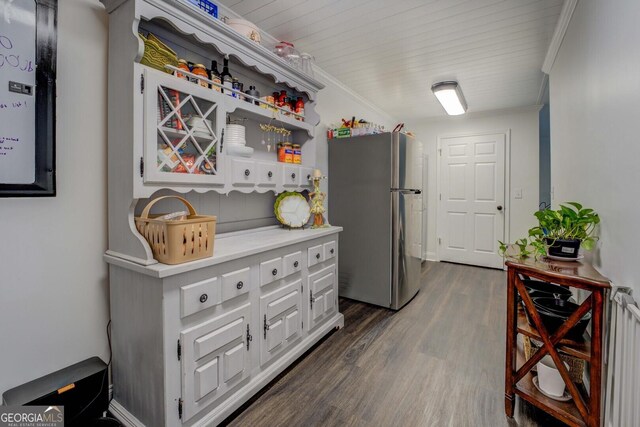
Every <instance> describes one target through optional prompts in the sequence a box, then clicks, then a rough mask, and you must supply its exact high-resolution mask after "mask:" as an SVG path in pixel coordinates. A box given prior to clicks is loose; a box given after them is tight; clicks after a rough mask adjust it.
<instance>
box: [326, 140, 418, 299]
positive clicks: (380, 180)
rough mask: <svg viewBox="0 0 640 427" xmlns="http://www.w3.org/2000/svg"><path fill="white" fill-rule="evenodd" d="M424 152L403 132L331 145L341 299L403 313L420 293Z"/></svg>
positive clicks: (332, 208) (330, 207)
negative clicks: (406, 305)
mask: <svg viewBox="0 0 640 427" xmlns="http://www.w3.org/2000/svg"><path fill="white" fill-rule="evenodd" d="M421 152H422V150H421V147H419V142H417V141H415V140H414V139H413V138H411V137H408V136H406V135H404V134H401V133H397V132H392V133H384V134H379V135H369V136H360V137H353V138H340V139H332V140H329V203H328V216H329V221H330V222H331V224H335V225H340V226H342V227H344V231H343V232H342V233H341V234H340V268H339V282H340V295H341V296H344V297H347V298H351V299H354V300H358V301H364V302H368V303H371V304H375V305H380V306H384V307H389V308H391V309H394V310H398V309H400V308H402V306H404V305H405V304H406V303H407V302H409V301H410V300H411V298H413V297H414V296H415V295H416V293H417V292H418V291H419V290H420V272H421V255H422V249H421V241H422V217H421V216H422V214H421V211H422V168H421V167H420V165H421V164H422V163H421V162H422V156H421Z"/></svg>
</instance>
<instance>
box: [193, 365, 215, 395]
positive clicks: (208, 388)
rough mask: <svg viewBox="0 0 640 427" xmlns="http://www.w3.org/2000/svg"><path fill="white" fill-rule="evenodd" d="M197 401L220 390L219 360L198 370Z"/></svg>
mask: <svg viewBox="0 0 640 427" xmlns="http://www.w3.org/2000/svg"><path fill="white" fill-rule="evenodd" d="M195 380H196V394H195V396H196V400H200V399H202V398H203V397H204V396H206V395H207V394H209V393H211V392H212V391H213V390H215V389H217V388H218V358H217V357H216V358H215V359H213V360H212V361H211V362H209V363H206V364H204V365H202V366H201V367H199V368H198V369H196V378H195Z"/></svg>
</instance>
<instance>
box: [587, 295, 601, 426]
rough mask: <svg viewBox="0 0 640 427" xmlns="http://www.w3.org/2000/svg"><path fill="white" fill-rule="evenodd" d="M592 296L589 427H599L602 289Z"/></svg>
mask: <svg viewBox="0 0 640 427" xmlns="http://www.w3.org/2000/svg"><path fill="white" fill-rule="evenodd" d="M591 296H592V297H593V309H592V312H593V317H592V319H591V325H592V327H591V363H590V382H589V385H590V393H589V397H590V399H589V420H588V425H589V426H591V427H600V407H601V406H600V404H601V402H600V400H601V393H602V329H603V327H604V325H603V324H602V305H603V291H602V290H595V291H593V292H592V294H591Z"/></svg>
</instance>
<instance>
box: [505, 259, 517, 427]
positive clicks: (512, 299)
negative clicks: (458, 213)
mask: <svg viewBox="0 0 640 427" xmlns="http://www.w3.org/2000/svg"><path fill="white" fill-rule="evenodd" d="M515 280H516V273H515V270H514V269H513V268H509V271H508V276H507V349H506V350H507V351H506V355H507V356H506V357H507V360H506V363H505V373H504V378H505V386H504V412H505V413H506V414H507V416H508V417H510V418H511V417H513V412H514V409H515V403H516V401H515V393H514V384H513V375H514V373H515V369H516V352H517V334H516V331H517V329H516V327H517V317H516V308H517V307H516V305H517V301H516V292H515Z"/></svg>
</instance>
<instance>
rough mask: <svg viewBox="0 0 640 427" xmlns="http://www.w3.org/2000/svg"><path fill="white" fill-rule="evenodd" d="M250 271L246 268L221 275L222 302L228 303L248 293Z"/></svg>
mask: <svg viewBox="0 0 640 427" xmlns="http://www.w3.org/2000/svg"><path fill="white" fill-rule="evenodd" d="M250 271H251V270H250V268H249V267H247V268H243V269H242V270H238V271H232V272H231V273H227V274H223V275H222V301H228V300H230V299H232V298H235V297H237V296H238V295H242V294H246V293H247V292H249V280H250V278H251V276H250V274H249V273H250Z"/></svg>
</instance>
